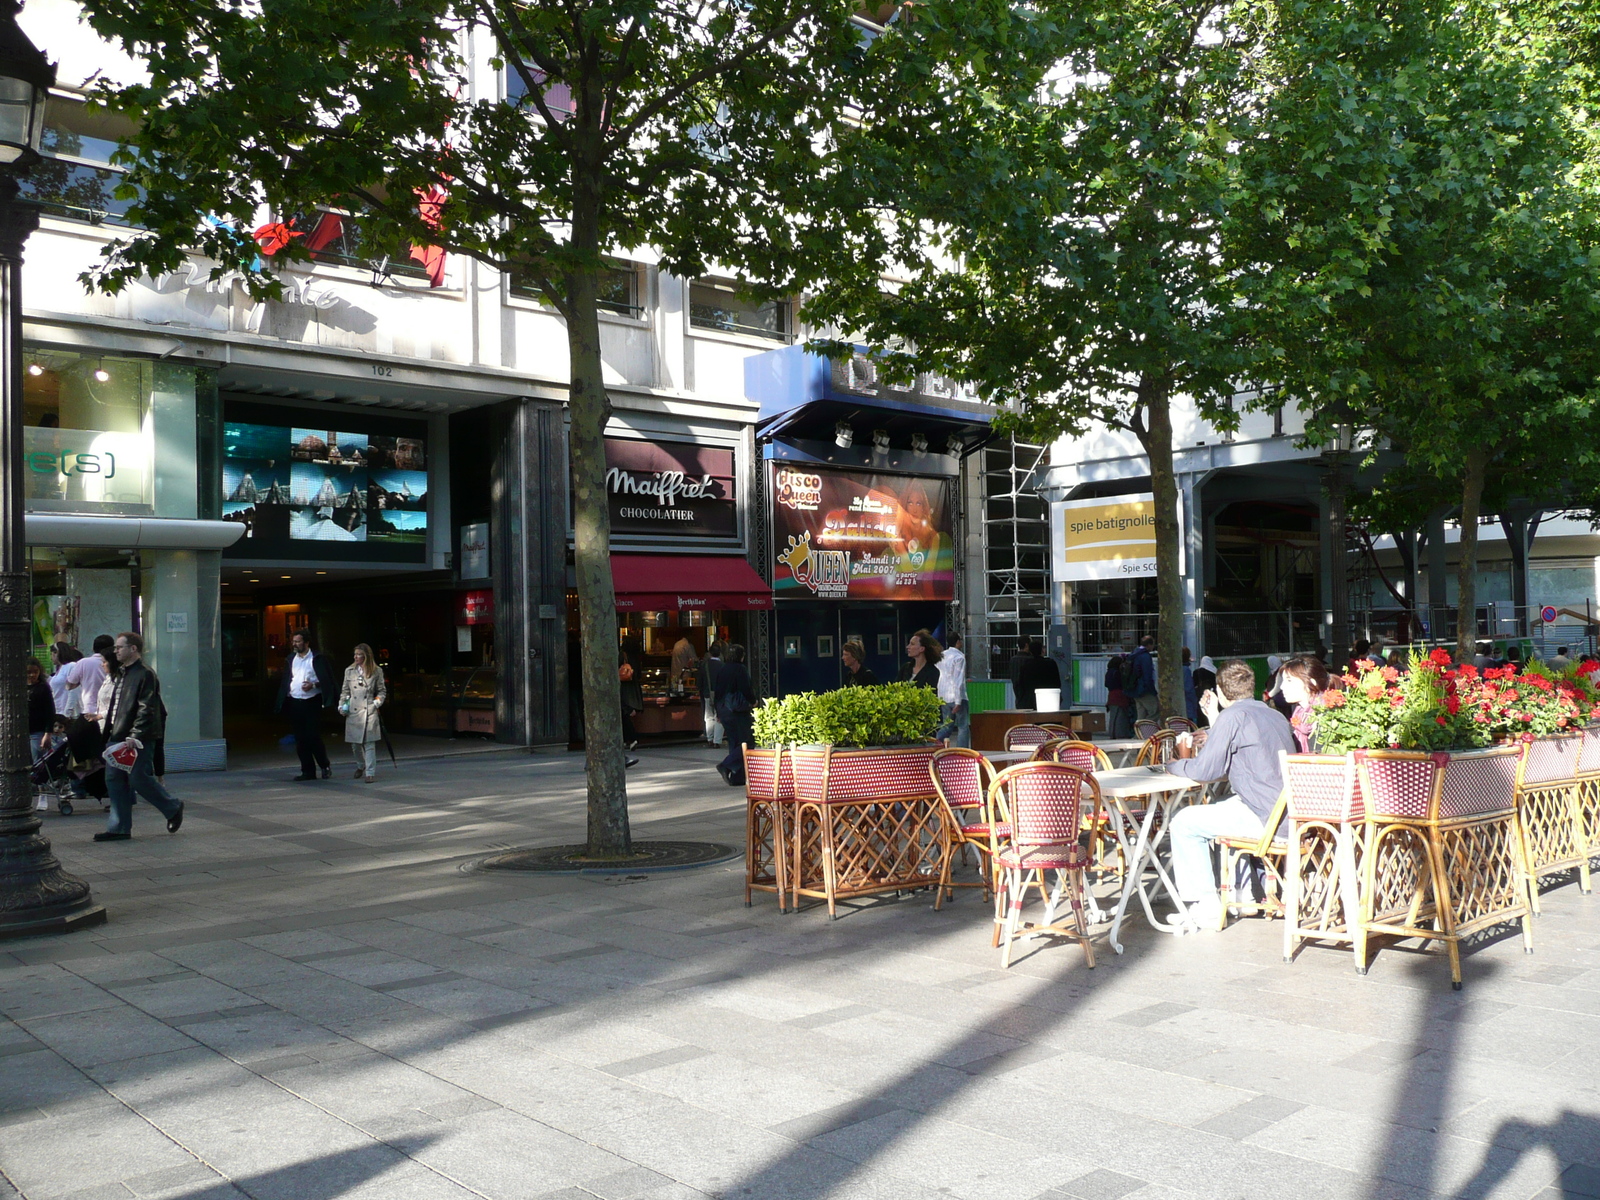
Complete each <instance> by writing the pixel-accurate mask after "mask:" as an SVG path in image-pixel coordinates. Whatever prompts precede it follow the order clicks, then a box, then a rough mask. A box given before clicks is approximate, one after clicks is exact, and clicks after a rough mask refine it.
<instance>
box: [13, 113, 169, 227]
mask: <svg viewBox="0 0 1600 1200" xmlns="http://www.w3.org/2000/svg"><path fill="white" fill-rule="evenodd" d="M133 134H134V125H133V122H132V121H130V120H128V118H127V117H124V116H122V115H121V114H120V113H115V112H112V111H111V110H110V109H106V108H101V107H99V106H91V105H89V104H87V103H86V102H85V101H83V100H82V99H79V98H78V97H75V96H63V95H60V94H56V93H52V94H51V96H50V99H49V100H48V102H47V103H46V105H45V116H44V130H43V135H42V137H41V138H40V143H39V153H40V155H41V161H40V162H39V163H38V164H37V165H36V166H35V167H34V168H33V170H31V171H29V172H28V173H27V174H26V175H25V176H23V177H22V179H21V180H20V182H21V184H22V194H23V195H24V196H25V197H28V198H29V199H32V200H34V201H36V202H37V203H38V204H39V207H40V208H41V209H43V211H45V212H47V213H49V214H50V215H52V216H57V217H66V218H68V219H70V220H75V221H88V222H89V223H90V224H91V225H99V224H101V223H103V222H104V223H110V224H113V225H126V224H127V223H128V219H127V212H128V210H129V209H130V208H132V207H133V206H134V205H135V204H137V203H138V202H139V201H140V199H141V196H140V195H139V193H138V189H136V188H134V189H131V190H132V192H133V194H131V195H128V194H125V195H122V196H118V195H117V190H118V189H119V188H126V186H127V185H126V182H125V168H124V167H122V166H121V165H120V164H116V163H113V162H112V161H111V159H112V156H113V155H114V154H115V153H116V150H117V146H118V145H119V144H121V143H124V142H126V141H127V140H128V139H129V138H130V137H132V136H133Z"/></svg>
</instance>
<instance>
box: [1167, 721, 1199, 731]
mask: <svg viewBox="0 0 1600 1200" xmlns="http://www.w3.org/2000/svg"><path fill="white" fill-rule="evenodd" d="M1167 728H1168V729H1170V730H1172V732H1173V733H1193V732H1194V731H1195V730H1196V729H1199V728H1200V726H1199V725H1197V724H1196V723H1195V722H1193V721H1191V720H1189V718H1188V717H1168V718H1167Z"/></svg>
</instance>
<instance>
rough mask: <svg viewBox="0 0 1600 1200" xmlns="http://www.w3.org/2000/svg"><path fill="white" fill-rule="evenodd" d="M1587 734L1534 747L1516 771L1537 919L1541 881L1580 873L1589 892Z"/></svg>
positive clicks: (1542, 741)
mask: <svg viewBox="0 0 1600 1200" xmlns="http://www.w3.org/2000/svg"><path fill="white" fill-rule="evenodd" d="M1586 737H1587V735H1586V734H1585V733H1582V732H1575V733H1569V734H1562V735H1558V736H1556V737H1548V738H1539V739H1538V740H1537V741H1533V742H1529V743H1528V744H1527V749H1526V750H1525V751H1524V752H1523V755H1522V761H1521V763H1520V764H1519V765H1518V768H1517V823H1518V825H1519V827H1520V832H1521V836H1522V855H1523V861H1524V863H1525V864H1526V865H1527V870H1528V898H1529V901H1530V903H1531V904H1532V905H1533V911H1534V915H1536V916H1537V915H1538V913H1539V910H1540V904H1539V880H1541V879H1543V878H1544V877H1545V876H1546V875H1556V874H1560V873H1561V872H1564V871H1571V870H1574V869H1576V870H1577V872H1578V887H1579V888H1580V889H1581V890H1582V891H1583V892H1585V893H1587V892H1588V891H1589V856H1590V853H1591V849H1592V848H1591V845H1590V842H1589V839H1588V835H1587V833H1586V832H1585V830H1584V820H1583V816H1584V814H1583V803H1582V800H1581V799H1580V795H1579V793H1580V791H1581V790H1582V784H1581V783H1580V780H1579V774H1578V770H1579V762H1580V759H1581V757H1582V753H1583V745H1584V741H1585V739H1586Z"/></svg>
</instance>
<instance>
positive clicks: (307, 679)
mask: <svg viewBox="0 0 1600 1200" xmlns="http://www.w3.org/2000/svg"><path fill="white" fill-rule="evenodd" d="M289 649H290V654H289V657H288V659H287V660H285V662H284V664H283V670H282V672H280V673H279V675H278V708H277V711H278V712H281V713H283V714H284V715H285V716H287V717H288V718H289V728H290V729H291V730H292V731H293V732H294V748H295V753H297V754H298V755H299V756H300V774H298V775H296V776H295V777H294V779H295V782H296V783H309V782H310V781H312V780H314V779H316V778H317V777H318V776H317V772H319V771H320V772H321V773H322V775H321V777H322V778H323V779H331V778H333V764H332V763H330V762H329V761H328V748H327V747H326V746H324V745H323V744H322V711H323V709H325V708H332V707H333V706H334V704H336V703H337V702H338V701H337V697H336V696H335V694H334V691H333V680H334V674H333V668H332V667H330V666H329V665H328V660H327V658H326V657H325V656H324V655H322V654H319V653H318V652H317V651H316V650H314V649H313V648H312V646H311V639H310V638H309V637H307V636H306V634H305V632H304V631H303V630H302V631H300V632H298V633H296V634H295V635H294V636H293V637H292V638H290V639H289Z"/></svg>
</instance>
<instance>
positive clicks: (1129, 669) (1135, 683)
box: [1122, 654, 1139, 697]
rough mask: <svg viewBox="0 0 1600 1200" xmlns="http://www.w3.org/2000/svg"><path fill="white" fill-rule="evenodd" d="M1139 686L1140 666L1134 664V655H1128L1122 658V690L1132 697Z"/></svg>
mask: <svg viewBox="0 0 1600 1200" xmlns="http://www.w3.org/2000/svg"><path fill="white" fill-rule="evenodd" d="M1138 687H1139V668H1138V667H1137V666H1136V665H1135V664H1134V661H1133V655H1131V654H1130V655H1128V657H1127V658H1124V659H1123V660H1122V690H1123V691H1125V692H1127V693H1128V695H1129V696H1130V697H1131V696H1132V695H1133V694H1134V692H1135V691H1136V690H1137V689H1138Z"/></svg>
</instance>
